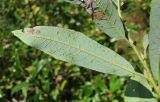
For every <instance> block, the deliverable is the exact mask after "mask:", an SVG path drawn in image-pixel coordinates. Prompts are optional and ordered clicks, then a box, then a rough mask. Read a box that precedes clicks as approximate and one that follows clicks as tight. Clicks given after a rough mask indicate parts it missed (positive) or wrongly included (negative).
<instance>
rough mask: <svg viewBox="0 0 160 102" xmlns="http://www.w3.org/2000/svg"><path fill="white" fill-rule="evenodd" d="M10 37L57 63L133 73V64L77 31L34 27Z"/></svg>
mask: <svg viewBox="0 0 160 102" xmlns="http://www.w3.org/2000/svg"><path fill="white" fill-rule="evenodd" d="M33 29H34V30H35V31H39V32H40V33H39V34H37V35H36V34H32V33H31V32H30V30H33ZM28 31H29V32H28ZM13 34H14V35H15V36H17V37H18V38H20V39H21V40H22V41H23V42H25V43H26V44H28V45H30V46H32V47H35V48H37V49H39V50H41V51H44V52H45V53H47V54H49V55H51V56H53V57H54V58H56V59H59V60H63V61H67V62H69V63H73V64H77V65H79V66H82V67H86V68H89V69H92V70H96V71H99V72H103V73H109V74H116V75H119V76H133V75H135V74H136V72H135V71H134V69H133V67H132V65H130V63H128V62H127V61H126V60H125V59H124V58H122V57H121V56H119V55H118V54H116V53H115V52H114V51H112V50H110V49H108V48H106V47H104V46H102V45H100V44H98V43H97V42H95V41H93V40H91V39H89V38H88V37H86V36H85V35H83V34H82V33H80V32H75V31H73V30H69V29H63V28H57V27H47V26H37V27H34V28H26V29H25V30H24V33H23V32H22V31H21V30H18V31H13Z"/></svg>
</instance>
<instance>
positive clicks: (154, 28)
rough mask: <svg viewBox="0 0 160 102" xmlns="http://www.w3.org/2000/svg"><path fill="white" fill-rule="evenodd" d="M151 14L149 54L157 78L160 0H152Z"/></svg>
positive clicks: (159, 41)
mask: <svg viewBox="0 0 160 102" xmlns="http://www.w3.org/2000/svg"><path fill="white" fill-rule="evenodd" d="M151 7H152V9H151V16H150V34H149V56H150V65H151V70H152V73H153V75H154V78H155V79H156V80H160V79H158V78H159V76H160V69H159V65H158V64H159V56H160V22H159V19H160V13H158V12H160V0H152V4H151Z"/></svg>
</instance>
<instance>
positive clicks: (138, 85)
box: [125, 76, 157, 102]
mask: <svg viewBox="0 0 160 102" xmlns="http://www.w3.org/2000/svg"><path fill="white" fill-rule="evenodd" d="M151 90H152V89H151V88H150V86H149V84H148V82H147V80H146V79H145V78H143V77H138V76H136V77H132V78H131V80H130V81H129V82H128V84H127V88H126V92H125V102H157V100H156V99H155V98H154V97H153V94H152V91H151Z"/></svg>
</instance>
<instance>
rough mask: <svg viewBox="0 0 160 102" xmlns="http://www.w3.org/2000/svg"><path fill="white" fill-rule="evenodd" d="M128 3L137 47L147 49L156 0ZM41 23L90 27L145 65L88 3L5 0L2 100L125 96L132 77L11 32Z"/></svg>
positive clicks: (106, 101) (0, 38)
mask: <svg viewBox="0 0 160 102" xmlns="http://www.w3.org/2000/svg"><path fill="white" fill-rule="evenodd" d="M124 3H125V5H123V6H122V9H123V17H124V19H125V21H124V22H125V23H126V25H127V29H128V31H129V32H130V33H131V34H132V39H133V40H134V41H135V43H136V44H137V47H138V48H139V49H140V50H141V51H143V50H144V49H143V47H142V41H143V36H144V35H145V34H147V33H148V22H149V21H148V19H149V11H150V1H149V0H127V2H126V1H124ZM36 25H50V26H59V27H65V28H70V29H74V30H77V31H81V32H84V33H85V34H87V35H88V36H89V37H91V38H92V39H94V40H96V41H97V42H99V43H101V44H103V45H105V46H108V47H110V48H111V49H113V50H115V51H116V52H118V53H119V54H121V55H122V56H123V57H125V58H127V59H128V60H129V61H130V62H131V63H132V64H133V66H134V67H135V68H141V64H140V63H139V61H138V59H137V58H136V57H135V56H134V52H132V50H131V48H129V47H128V45H127V44H125V43H124V42H123V41H118V42H117V41H114V39H110V38H109V37H108V36H107V35H105V34H103V33H102V32H101V31H100V30H99V29H98V28H96V27H95V25H94V23H93V22H92V18H91V16H90V15H89V14H88V13H87V12H86V11H85V9H84V8H81V7H78V6H75V5H71V4H69V3H66V2H63V1H62V0H59V1H58V0H0V102H1V101H2V102H12V101H13V102H17V101H18V100H19V101H20V100H21V101H24V100H26V101H27V102H37V101H38V102H41V101H42V102H44V101H46V102H50V101H53V102H91V101H92V102H123V96H124V91H125V87H126V83H127V78H119V77H117V76H113V75H107V74H102V73H98V72H95V71H92V70H87V69H84V68H81V67H79V66H74V65H71V64H69V63H65V62H62V61H59V60H55V59H54V58H51V57H50V56H48V55H46V54H44V53H42V52H41V51H38V50H35V49H34V48H31V47H28V46H26V45H25V44H24V43H22V42H21V41H20V40H18V39H17V38H16V37H14V36H13V35H12V34H11V31H12V30H15V29H19V28H24V27H32V26H36ZM130 58H132V59H133V60H131V59H130Z"/></svg>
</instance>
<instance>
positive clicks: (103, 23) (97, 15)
mask: <svg viewBox="0 0 160 102" xmlns="http://www.w3.org/2000/svg"><path fill="white" fill-rule="evenodd" d="M65 1H67V2H70V3H73V4H80V5H82V3H80V0H65ZM90 1H91V0H90ZM114 2H116V1H114ZM82 6H84V4H83V5H82ZM93 9H94V13H93V21H94V22H95V24H96V25H97V26H98V27H99V28H100V29H101V30H102V31H103V32H105V33H106V34H108V35H109V36H110V37H113V38H116V39H124V38H125V30H124V27H123V24H122V21H121V19H120V17H119V15H118V12H117V10H116V7H115V5H113V2H112V0H93Z"/></svg>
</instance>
